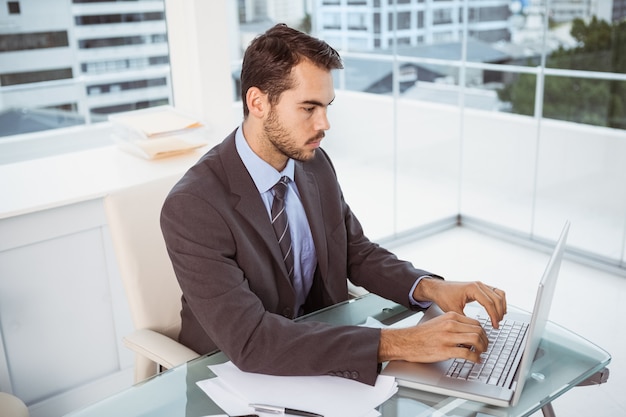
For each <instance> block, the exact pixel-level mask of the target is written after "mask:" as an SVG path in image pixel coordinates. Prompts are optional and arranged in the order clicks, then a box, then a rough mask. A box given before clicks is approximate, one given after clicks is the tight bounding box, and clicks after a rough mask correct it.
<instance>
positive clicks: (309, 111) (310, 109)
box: [304, 107, 315, 113]
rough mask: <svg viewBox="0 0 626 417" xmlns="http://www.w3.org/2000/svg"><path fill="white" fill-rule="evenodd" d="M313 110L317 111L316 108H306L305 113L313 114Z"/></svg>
mask: <svg viewBox="0 0 626 417" xmlns="http://www.w3.org/2000/svg"><path fill="white" fill-rule="evenodd" d="M313 110H315V107H305V108H304V111H306V112H308V113H311V112H312V111H313Z"/></svg>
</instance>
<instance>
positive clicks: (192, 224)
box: [161, 132, 429, 384]
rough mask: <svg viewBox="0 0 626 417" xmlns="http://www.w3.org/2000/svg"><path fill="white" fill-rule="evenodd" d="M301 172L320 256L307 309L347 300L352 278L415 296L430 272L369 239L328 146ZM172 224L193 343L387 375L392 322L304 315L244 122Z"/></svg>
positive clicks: (292, 369)
mask: <svg viewBox="0 0 626 417" xmlns="http://www.w3.org/2000/svg"><path fill="white" fill-rule="evenodd" d="M295 181H296V184H297V186H298V190H299V192H300V195H301V196H302V203H303V205H304V209H305V211H306V214H307V217H308V220H309V224H310V226H311V232H312V234H313V241H314V243H315V249H316V251H317V258H318V265H317V272H316V274H315V282H314V285H313V289H312V290H311V293H310V294H309V298H308V299H307V303H306V309H307V310H308V311H313V310H315V309H319V308H322V307H325V306H329V305H332V304H334V303H337V302H340V301H344V300H346V299H347V298H348V291H347V283H346V278H350V279H351V280H352V281H353V282H354V283H355V284H356V285H361V286H363V287H365V288H366V289H368V290H369V291H371V292H374V293H376V294H379V295H381V296H383V297H386V298H388V299H391V300H393V301H395V302H398V303H401V304H403V305H407V306H408V305H409V300H408V294H409V292H410V289H411V286H412V285H413V284H414V282H415V280H416V278H417V277H419V276H421V275H425V274H429V273H428V272H426V271H422V270H418V269H415V268H414V267H413V266H412V265H411V264H410V263H408V262H404V261H400V260H398V259H397V258H396V257H395V256H394V255H393V254H391V253H389V252H388V251H386V250H385V249H383V248H381V247H379V246H378V245H377V244H375V243H373V242H371V241H369V240H368V239H367V238H366V237H365V235H364V234H363V230H362V228H361V224H360V223H359V221H358V220H357V219H356V217H355V216H354V214H353V213H352V211H351V210H350V208H349V207H348V205H347V204H346V202H345V201H344V199H343V195H342V192H341V189H340V187H339V184H338V183H337V178H336V174H335V171H334V168H333V166H332V164H331V162H330V160H329V158H328V155H327V154H326V153H325V152H324V151H322V150H321V149H320V150H318V151H317V152H316V155H315V158H314V159H313V160H311V161H308V162H305V163H301V162H296V165H295ZM373 194H374V195H375V194H376V193H375V192H374V193H373ZM161 227H162V230H163V235H164V237H165V241H166V244H167V249H168V251H169V255H170V258H171V260H172V264H173V266H174V270H175V272H176V276H177V277H178V281H179V283H180V286H181V288H182V290H183V298H182V304H183V307H182V312H181V316H182V330H181V333H180V341H181V343H183V344H185V345H187V346H189V347H190V348H192V349H194V350H195V351H197V352H199V353H207V352H210V351H212V350H214V349H216V348H219V349H221V350H222V351H224V352H225V353H226V354H227V355H228V357H229V358H230V359H231V360H232V361H233V363H234V364H236V365H237V366H238V367H239V368H240V369H242V370H244V371H250V372H260V373H267V374H274V375H324V374H326V375H337V376H342V377H347V378H351V379H356V380H359V381H361V382H365V383H368V384H373V383H374V382H375V380H376V375H377V368H378V364H377V352H378V344H379V340H380V330H377V329H369V328H363V327H356V326H354V327H337V326H332V325H329V324H324V323H315V322H313V323H311V322H307V323H296V322H294V321H293V320H292V319H293V318H294V311H293V305H294V303H295V293H294V290H293V288H292V286H291V284H290V282H289V280H288V277H287V271H286V269H285V265H284V262H283V261H282V256H281V252H280V248H279V246H278V243H277V241H276V237H275V235H274V231H273V229H272V226H271V224H270V220H269V216H268V214H267V210H266V208H265V206H264V205H263V202H262V200H261V197H260V195H259V192H258V190H257V188H256V187H255V185H254V183H253V181H252V179H251V177H250V175H249V174H248V171H247V170H246V168H245V167H244V165H243V162H242V161H241V159H240V158H239V155H238V153H237V151H236V148H235V135H234V132H233V133H232V134H231V135H229V136H228V137H227V138H226V139H225V140H224V141H223V142H222V143H221V144H219V145H217V146H215V147H214V148H213V149H211V150H210V151H209V152H208V153H207V154H205V155H204V156H203V157H202V158H201V159H200V160H199V161H198V163H197V164H195V165H194V166H193V167H192V168H191V169H189V171H188V172H187V173H186V174H185V175H184V176H183V178H182V179H181V180H180V182H179V183H178V184H177V185H176V186H175V187H174V188H173V189H172V191H171V193H170V194H169V196H168V197H167V199H166V201H165V204H164V206H163V211H162V215H161Z"/></svg>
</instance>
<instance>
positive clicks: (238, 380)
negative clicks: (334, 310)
mask: <svg viewBox="0 0 626 417" xmlns="http://www.w3.org/2000/svg"><path fill="white" fill-rule="evenodd" d="M210 369H211V370H212V371H213V372H214V373H215V374H216V375H217V378H214V379H209V380H205V381H199V382H198V386H199V387H200V388H201V389H202V390H204V392H205V393H207V395H209V396H210V397H211V398H212V399H213V401H215V402H216V403H217V405H219V406H220V407H221V408H222V409H223V410H224V411H226V412H227V413H228V414H246V413H250V412H252V411H254V410H252V409H251V408H249V407H247V406H248V404H250V403H261V404H271V405H277V406H281V407H289V408H295V409H298V410H305V411H312V412H315V413H319V414H322V415H324V417H364V416H367V417H371V416H376V415H380V414H379V413H378V412H377V411H376V410H375V408H376V407H378V406H379V405H380V404H382V403H383V402H385V401H386V400H388V399H389V398H390V397H391V396H393V394H395V393H396V391H397V390H398V387H397V384H396V382H395V379H394V378H393V377H388V376H383V375H379V376H378V379H377V381H376V385H375V386H370V385H366V384H362V383H360V382H356V381H352V380H349V379H345V378H339V377H332V376H304V377H301V376H293V377H291V376H289V377H285V376H273V375H263V374H254V373H248V372H242V371H240V370H239V369H238V368H237V367H236V366H235V365H233V364H232V363H231V362H227V363H224V364H220V365H214V366H210Z"/></svg>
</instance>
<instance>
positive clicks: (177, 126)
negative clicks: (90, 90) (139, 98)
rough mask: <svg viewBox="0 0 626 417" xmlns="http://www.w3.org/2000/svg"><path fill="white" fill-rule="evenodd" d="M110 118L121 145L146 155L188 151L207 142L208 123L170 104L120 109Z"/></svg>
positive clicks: (124, 148) (156, 155)
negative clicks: (127, 110)
mask: <svg viewBox="0 0 626 417" xmlns="http://www.w3.org/2000/svg"><path fill="white" fill-rule="evenodd" d="M109 120H110V121H111V124H112V125H113V128H114V132H113V135H112V136H113V139H114V140H115V141H116V142H117V143H118V145H119V146H120V148H121V149H123V150H125V151H128V152H131V153H133V154H135V155H139V156H141V157H143V158H147V159H156V158H162V157H164V156H169V155H174V154H178V153H182V152H187V151H190V150H192V149H196V148H198V147H201V146H205V145H206V144H207V143H208V137H207V133H208V132H207V129H206V127H205V125H204V124H203V123H201V122H200V121H199V120H197V119H195V118H193V117H190V116H187V115H185V114H182V113H180V112H179V111H177V110H175V109H174V108H172V107H171V106H160V107H153V108H150V109H145V110H137V111H132V112H126V113H118V114H114V115H111V116H109Z"/></svg>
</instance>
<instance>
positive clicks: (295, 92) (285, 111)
mask: <svg viewBox="0 0 626 417" xmlns="http://www.w3.org/2000/svg"><path fill="white" fill-rule="evenodd" d="M292 77H293V81H294V87H293V88H291V89H289V90H286V91H284V92H283V93H282V94H281V96H280V99H279V102H278V103H277V104H276V105H275V106H272V109H271V111H270V112H269V114H268V116H267V118H266V119H265V121H264V123H263V131H264V135H265V138H266V139H267V141H268V142H269V144H271V145H272V147H273V148H274V151H275V152H276V153H280V154H282V155H283V156H286V157H289V158H293V159H295V160H298V161H308V160H309V159H311V158H313V156H314V155H315V150H316V149H317V148H318V147H319V146H320V143H321V141H322V138H323V137H324V132H325V131H326V130H328V129H329V128H330V124H329V123H328V118H327V117H326V111H327V109H328V106H329V105H330V104H331V102H332V101H333V100H334V98H335V90H334V87H333V79H332V75H331V73H330V72H329V71H326V70H323V69H320V68H318V67H316V66H315V65H313V64H311V63H310V62H308V61H306V60H305V61H303V62H301V63H300V64H298V65H297V66H295V67H294V68H293V70H292Z"/></svg>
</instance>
